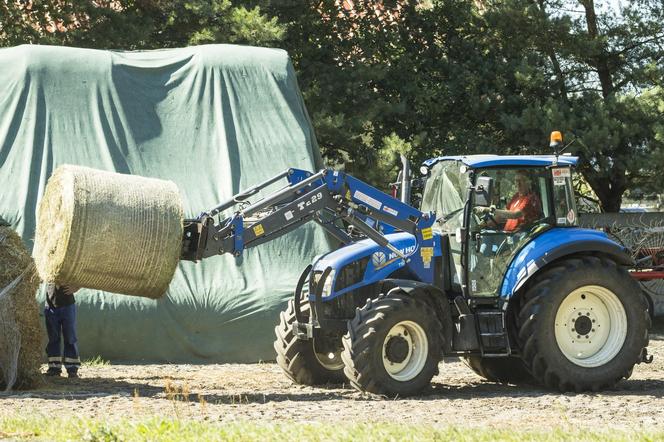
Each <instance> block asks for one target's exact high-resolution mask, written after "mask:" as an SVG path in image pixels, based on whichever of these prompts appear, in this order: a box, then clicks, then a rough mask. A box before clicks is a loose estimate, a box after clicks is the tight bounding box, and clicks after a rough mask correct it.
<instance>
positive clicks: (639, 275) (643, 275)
mask: <svg viewBox="0 0 664 442" xmlns="http://www.w3.org/2000/svg"><path fill="white" fill-rule="evenodd" d="M629 274H630V275H631V276H632V278H634V279H636V280H638V281H652V280H655V279H664V271H662V270H652V271H637V272H630V273H629Z"/></svg>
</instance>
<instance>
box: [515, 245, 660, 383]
mask: <svg viewBox="0 0 664 442" xmlns="http://www.w3.org/2000/svg"><path fill="white" fill-rule="evenodd" d="M536 278H537V279H536V280H535V281H534V284H533V285H531V287H530V288H529V289H528V291H527V292H526V293H525V297H524V299H523V300H522V304H521V310H520V314H519V323H520V325H519V343H520V346H521V353H522V356H523V360H524V362H525V363H526V365H527V367H528V369H529V371H530V372H531V373H532V375H533V377H535V379H536V380H538V381H539V382H541V383H542V384H545V385H547V386H548V387H551V388H556V389H558V390H561V391H577V392H578V391H587V390H591V391H597V390H600V389H603V388H608V387H611V386H613V385H614V384H615V383H616V382H618V381H619V380H620V379H623V378H627V377H629V376H630V374H631V372H632V369H633V367H634V365H635V364H636V363H638V362H641V360H642V359H643V355H644V354H645V353H644V352H645V347H647V345H648V329H649V327H650V317H649V315H648V305H647V303H646V301H645V299H644V298H643V296H642V295H641V291H640V289H639V286H638V284H637V283H636V282H635V281H634V280H633V279H632V278H631V277H630V276H629V274H628V273H627V272H626V271H625V270H624V269H622V268H620V267H618V266H617V265H616V264H615V263H614V262H613V261H610V260H608V259H604V258H597V257H580V258H573V259H568V260H565V261H562V262H561V263H558V264H555V265H554V266H553V267H552V268H551V269H549V270H545V271H544V272H543V273H542V275H540V276H538V277H536Z"/></svg>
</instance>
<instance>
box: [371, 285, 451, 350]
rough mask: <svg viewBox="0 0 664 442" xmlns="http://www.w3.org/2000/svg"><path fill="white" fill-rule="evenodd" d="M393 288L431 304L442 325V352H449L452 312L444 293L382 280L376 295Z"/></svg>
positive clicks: (428, 286) (421, 286)
mask: <svg viewBox="0 0 664 442" xmlns="http://www.w3.org/2000/svg"><path fill="white" fill-rule="evenodd" d="M395 288H398V289H400V290H401V291H403V292H404V293H406V294H407V295H408V296H412V297H423V298H426V299H428V300H429V301H430V302H431V303H432V304H433V306H434V307H435V308H436V314H437V315H438V319H439V320H440V322H441V324H442V325H443V330H442V331H443V338H444V340H445V341H444V342H445V344H444V351H445V353H449V352H451V351H452V340H453V330H452V327H453V321H452V310H451V308H450V302H449V299H448V297H447V295H446V294H445V292H443V291H442V290H441V289H439V288H438V287H436V286H433V285H431V284H427V283H425V282H420V281H413V280H409V279H384V280H382V281H381V282H379V283H378V293H387V292H389V291H390V290H393V289H395Z"/></svg>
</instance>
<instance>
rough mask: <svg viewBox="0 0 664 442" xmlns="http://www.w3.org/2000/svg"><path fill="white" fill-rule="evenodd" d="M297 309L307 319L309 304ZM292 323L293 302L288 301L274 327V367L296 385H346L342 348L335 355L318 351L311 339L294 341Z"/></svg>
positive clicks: (294, 335)
mask: <svg viewBox="0 0 664 442" xmlns="http://www.w3.org/2000/svg"><path fill="white" fill-rule="evenodd" d="M300 308H301V311H302V314H303V316H305V318H308V317H309V303H308V302H306V301H304V302H301V307H300ZM295 320H296V318H295V307H294V300H292V299H291V300H290V301H288V308H286V310H285V311H282V312H281V316H280V321H279V325H277V326H276V327H275V328H274V333H275V335H276V340H275V341H274V349H275V350H276V352H277V364H279V366H280V367H281V368H282V369H283V370H284V372H285V373H286V375H287V376H288V377H289V378H290V379H291V380H292V381H293V382H295V383H296V384H304V385H324V384H329V383H332V384H338V383H342V382H345V381H346V378H345V377H344V364H343V362H342V361H341V348H339V351H337V352H319V351H317V349H316V342H315V340H314V339H308V340H302V339H298V338H297V335H296V331H295V327H294V324H295ZM339 347H341V343H339Z"/></svg>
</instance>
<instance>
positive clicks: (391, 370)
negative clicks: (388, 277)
mask: <svg viewBox="0 0 664 442" xmlns="http://www.w3.org/2000/svg"><path fill="white" fill-rule="evenodd" d="M343 344H344V350H343V352H342V354H341V357H342V359H343V361H344V364H345V369H344V371H345V373H346V377H347V378H348V379H349V380H350V383H351V385H353V387H355V388H356V389H358V390H360V391H368V392H370V393H377V394H386V395H389V396H409V395H412V394H415V393H418V392H419V391H421V390H422V389H423V388H425V387H426V386H427V385H429V383H430V382H431V378H432V377H433V376H434V375H435V374H436V373H437V372H438V362H439V361H440V358H441V354H442V348H443V345H442V325H441V323H440V321H439V319H438V317H437V316H436V314H435V313H434V311H433V309H432V308H431V307H430V306H429V304H427V303H426V302H425V301H423V300H421V299H418V298H413V297H410V296H408V295H406V294H405V293H403V292H391V293H389V294H387V295H385V294H381V295H380V296H379V297H378V298H377V299H374V300H371V299H370V300H368V301H367V303H366V304H365V305H364V307H362V308H361V309H359V310H358V311H357V313H356V315H355V318H354V319H352V320H351V321H349V323H348V333H347V334H346V335H344V337H343Z"/></svg>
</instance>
